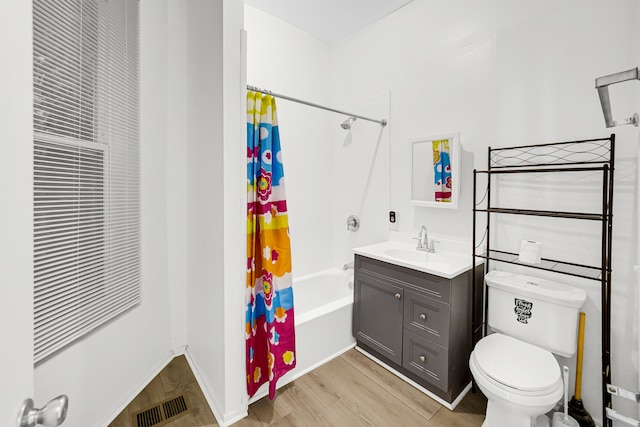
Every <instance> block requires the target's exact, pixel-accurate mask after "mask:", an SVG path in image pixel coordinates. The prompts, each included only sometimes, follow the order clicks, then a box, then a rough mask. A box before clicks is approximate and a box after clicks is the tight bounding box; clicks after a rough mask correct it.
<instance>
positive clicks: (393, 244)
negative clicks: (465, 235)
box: [353, 232, 482, 279]
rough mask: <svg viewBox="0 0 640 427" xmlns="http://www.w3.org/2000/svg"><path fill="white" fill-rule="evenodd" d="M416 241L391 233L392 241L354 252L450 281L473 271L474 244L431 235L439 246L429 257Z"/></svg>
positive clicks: (479, 262) (479, 263)
mask: <svg viewBox="0 0 640 427" xmlns="http://www.w3.org/2000/svg"><path fill="white" fill-rule="evenodd" d="M414 237H415V236H413V235H410V234H407V233H398V232H391V234H390V236H389V240H388V241H386V242H382V243H375V244H372V245H367V246H361V247H358V248H355V249H354V250H353V251H354V252H355V253H356V254H358V255H363V256H366V257H369V258H373V259H377V260H378V261H384V262H388V263H390V264H395V265H399V266H402V267H406V268H411V269H413V270H418V271H422V272H424V273H429V274H433V275H435V276H439V277H444V278H446V279H453V278H454V277H456V276H459V275H460V274H462V273H464V272H465V271H468V270H470V269H471V267H472V263H473V262H472V260H473V256H472V252H471V243H470V242H465V241H462V240H458V239H455V238H450V237H445V236H438V235H429V240H435V241H437V243H435V252H434V253H428V252H425V251H419V250H417V249H416V246H417V241H416V240H414V239H413V238H414ZM438 242H439V243H438ZM481 264H482V260H477V261H476V265H481Z"/></svg>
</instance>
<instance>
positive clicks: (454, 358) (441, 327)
mask: <svg viewBox="0 0 640 427" xmlns="http://www.w3.org/2000/svg"><path fill="white" fill-rule="evenodd" d="M476 276H477V277H479V278H480V280H482V267H477V270H476ZM472 290H473V286H472V284H471V271H467V272H464V273H462V274H460V275H459V276H457V277H455V278H453V279H445V278H442V277H438V276H433V275H430V274H427V273H423V272H420V271H417V270H413V269H409V268H405V267H400V266H397V265H394V264H389V263H386V262H382V261H378V260H375V259H372V258H368V257H365V256H362V255H355V281H354V293H355V294H354V308H353V335H354V337H355V338H356V341H357V344H358V347H360V348H361V349H363V350H364V351H366V352H368V353H369V354H371V355H372V356H374V357H376V358H377V359H379V360H381V361H382V362H384V363H386V364H388V365H389V366H390V367H392V368H393V369H395V370H396V371H398V372H400V373H401V374H403V375H405V376H406V377H408V378H409V379H411V380H413V381H415V382H416V383H418V384H420V385H421V386H423V387H425V388H426V389H428V390H429V391H430V392H432V393H433V394H435V395H436V396H438V397H440V398H442V399H444V400H445V401H447V402H449V403H451V402H453V401H454V400H455V398H456V397H457V396H458V395H459V394H460V392H461V391H462V390H463V389H464V388H465V386H466V385H467V384H469V382H470V381H471V374H470V372H469V368H468V367H469V355H470V353H471V303H472V298H471V296H472Z"/></svg>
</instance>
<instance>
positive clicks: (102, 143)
mask: <svg viewBox="0 0 640 427" xmlns="http://www.w3.org/2000/svg"><path fill="white" fill-rule="evenodd" d="M33 26H34V49H33V50H34V117H33V120H34V130H35V141H34V282H35V294H34V302H35V306H34V323H35V342H34V353H35V362H38V361H41V360H43V359H45V358H46V357H48V356H50V355H51V354H53V353H54V352H56V351H58V350H60V349H61V348H63V347H65V346H66V345H68V344H69V343H71V342H73V341H74V340H76V339H78V338H79V337H81V336H83V335H84V334H86V333H87V332H89V331H91V330H93V329H95V328H96V327H98V326H100V325H102V324H103V323H105V322H107V321H108V320H110V319H112V318H113V317H115V316H117V315H118V314H120V313H122V312H124V311H125V310H127V309H129V308H131V307H132V306H134V305H136V304H138V303H139V302H140V298H141V296H140V207H139V200H140V186H139V181H140V179H139V174H140V173H139V142H138V139H139V138H138V1H137V0H57V1H54V0H34V2H33Z"/></svg>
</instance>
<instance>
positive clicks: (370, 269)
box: [355, 255, 451, 302]
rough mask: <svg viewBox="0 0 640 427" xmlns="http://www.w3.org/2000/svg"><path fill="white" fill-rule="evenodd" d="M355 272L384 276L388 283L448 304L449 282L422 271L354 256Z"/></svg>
mask: <svg viewBox="0 0 640 427" xmlns="http://www.w3.org/2000/svg"><path fill="white" fill-rule="evenodd" d="M355 261H356V266H355V267H356V269H355V270H356V272H357V273H359V274H369V275H373V276H384V278H385V280H388V281H389V282H390V283H396V284H397V285H399V286H403V287H406V288H409V289H411V288H415V289H416V290H419V291H422V292H425V293H426V294H427V295H429V296H430V297H432V298H435V299H437V300H439V301H443V302H450V292H451V286H450V284H451V280H450V279H445V278H443V277H438V276H433V275H431V274H427V273H424V272H422V271H416V270H412V269H410V268H406V267H401V266H399V265H394V264H389V263H386V262H383V261H379V260H377V259H373V258H368V257H364V256H361V255H356V256H355Z"/></svg>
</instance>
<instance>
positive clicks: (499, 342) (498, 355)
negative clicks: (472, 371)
mask: <svg viewBox="0 0 640 427" xmlns="http://www.w3.org/2000/svg"><path fill="white" fill-rule="evenodd" d="M472 359H473V364H474V365H475V366H474V367H475V368H476V369H477V370H478V371H479V372H478V373H481V374H482V377H484V379H485V380H487V381H490V382H491V383H493V385H494V386H495V387H498V388H500V389H502V390H503V391H505V392H508V393H510V394H518V395H521V396H531V397H532V396H542V395H547V394H549V393H554V392H555V391H557V389H558V386H559V385H560V387H561V386H562V380H561V374H560V367H559V366H558V362H557V361H556V359H555V357H553V354H551V353H550V352H549V351H547V350H543V349H541V348H539V347H536V346H534V345H531V344H529V343H526V342H524V341H520V340H518V339H516V338H513V337H510V336H507V335H503V334H500V333H494V334H491V335H489V336H487V337H485V338H483V339H481V340H480V341H479V342H478V343H477V344H476V347H475V348H474V350H473V352H472Z"/></svg>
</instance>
